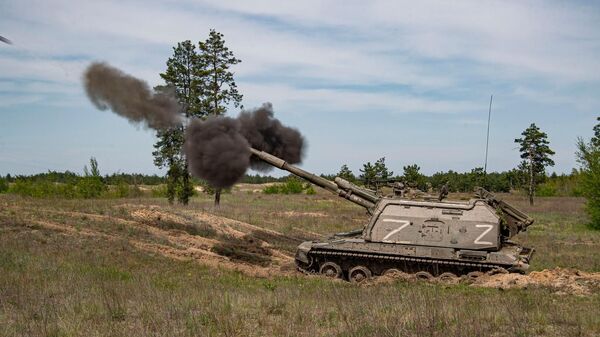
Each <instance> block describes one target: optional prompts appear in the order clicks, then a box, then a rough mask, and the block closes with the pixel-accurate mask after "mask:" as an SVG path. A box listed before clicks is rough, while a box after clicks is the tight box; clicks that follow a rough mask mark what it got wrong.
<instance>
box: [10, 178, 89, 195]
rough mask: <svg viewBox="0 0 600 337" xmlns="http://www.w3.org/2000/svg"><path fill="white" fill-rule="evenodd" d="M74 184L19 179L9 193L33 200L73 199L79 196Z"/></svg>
mask: <svg viewBox="0 0 600 337" xmlns="http://www.w3.org/2000/svg"><path fill="white" fill-rule="evenodd" d="M77 192H78V191H77V187H76V186H75V185H74V184H61V183H52V182H48V181H38V182H33V181H29V180H24V179H17V180H16V181H15V182H14V183H13V184H12V185H11V186H10V187H9V189H8V193H12V194H17V195H20V196H23V197H32V198H56V197H60V198H65V199H73V198H76V197H77V196H78V193H77Z"/></svg>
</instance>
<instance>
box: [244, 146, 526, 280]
mask: <svg viewBox="0 0 600 337" xmlns="http://www.w3.org/2000/svg"><path fill="white" fill-rule="evenodd" d="M251 151H252V153H253V155H255V156H256V157H258V158H260V159H262V160H263V161H265V162H267V163H269V164H271V165H273V166H275V167H278V168H280V169H283V170H286V171H289V172H291V173H293V174H295V175H297V176H299V177H301V178H304V179H306V180H308V181H310V182H311V183H313V184H316V185H318V186H320V187H323V188H325V189H327V190H329V191H331V192H333V193H335V194H337V195H339V196H340V197H343V198H345V199H347V200H350V201H352V202H354V203H356V204H358V205H361V206H363V207H365V208H366V210H367V212H368V213H369V214H371V218H370V220H369V222H368V223H367V224H366V225H365V226H364V228H363V229H360V230H356V231H352V232H348V233H338V234H335V235H334V236H333V237H332V238H330V239H329V240H327V241H323V242H316V241H308V242H303V243H302V244H300V246H299V247H298V250H297V252H296V256H295V259H296V265H297V267H298V269H300V270H302V271H305V272H314V273H321V274H324V275H326V276H329V277H334V278H345V279H348V280H350V281H353V282H360V281H362V280H365V279H368V278H370V277H372V276H376V275H382V274H386V273H388V272H396V271H402V272H407V273H415V274H416V276H417V277H419V278H423V279H431V278H434V277H439V278H441V279H453V278H457V277H458V276H461V275H468V276H469V277H472V278H473V277H477V276H479V275H481V274H482V273H484V272H519V273H524V272H525V271H527V269H528V267H529V261H530V259H531V256H532V254H533V249H531V248H526V247H522V246H520V245H518V244H517V243H515V242H512V241H511V240H510V238H512V237H513V236H514V235H516V234H517V233H519V232H521V231H524V230H525V229H526V228H527V227H528V226H529V225H531V224H532V223H533V219H531V218H529V217H528V216H527V215H525V214H524V213H522V212H520V211H519V210H517V209H515V208H514V207H512V206H511V205H509V204H507V203H505V202H503V201H501V200H499V199H497V198H495V197H494V195H492V194H491V193H489V192H487V191H485V190H484V189H478V190H477V193H476V197H475V198H474V199H471V200H469V201H465V202H461V201H439V200H438V199H437V198H430V199H409V198H406V197H404V196H403V193H398V194H396V195H395V196H393V197H381V196H378V195H376V194H375V193H373V191H370V190H367V189H364V188H361V187H358V186H356V185H354V184H352V183H350V182H348V181H346V180H344V179H341V178H339V177H336V178H335V180H334V181H330V180H327V179H324V178H321V177H319V176H316V175H314V174H311V173H309V172H306V171H304V170H302V169H300V168H298V167H295V166H292V165H290V164H288V163H286V162H285V161H284V160H282V159H280V158H277V157H275V156H272V155H270V154H268V153H266V152H262V151H258V150H255V149H251Z"/></svg>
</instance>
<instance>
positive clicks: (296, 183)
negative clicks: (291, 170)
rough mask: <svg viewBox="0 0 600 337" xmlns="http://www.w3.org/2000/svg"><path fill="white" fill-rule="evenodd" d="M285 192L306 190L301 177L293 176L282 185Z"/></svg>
mask: <svg viewBox="0 0 600 337" xmlns="http://www.w3.org/2000/svg"><path fill="white" fill-rule="evenodd" d="M281 188H282V192H283V193H284V194H299V193H302V191H303V190H304V186H303V184H302V182H301V181H300V179H298V178H294V177H291V178H289V179H288V180H287V181H286V182H285V184H284V185H283V186H282V187H281Z"/></svg>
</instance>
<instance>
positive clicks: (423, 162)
mask: <svg viewBox="0 0 600 337" xmlns="http://www.w3.org/2000/svg"><path fill="white" fill-rule="evenodd" d="M211 28H214V29H216V30H218V31H220V32H222V33H223V34H225V40H226V42H227V45H228V46H229V47H230V49H232V50H233V51H234V53H235V54H236V56H237V57H238V58H240V59H241V60H242V63H240V64H239V65H237V66H236V68H235V69H234V71H235V73H236V79H237V82H238V86H239V89H240V91H241V93H242V94H244V102H243V103H244V105H245V106H246V107H255V106H259V105H260V104H262V103H263V102H267V101H268V102H272V103H273V107H274V110H275V113H276V116H277V117H278V118H279V119H281V120H282V121H283V122H284V123H285V124H287V125H291V126H294V127H297V128H298V129H300V130H301V132H302V133H303V134H304V135H305V137H306V139H307V142H308V147H307V149H306V156H305V160H304V163H303V165H302V166H303V167H304V168H306V169H308V170H311V171H316V172H318V173H330V172H331V173H332V172H336V171H337V170H338V169H339V167H340V166H341V165H342V164H344V163H346V164H348V165H349V166H350V168H351V169H352V170H353V171H354V172H355V173H358V169H359V168H360V167H361V166H362V163H364V162H366V161H375V160H377V159H378V158H379V157H382V156H385V157H386V162H387V163H388V166H389V167H390V168H391V169H392V170H393V171H394V172H396V173H402V166H404V165H408V164H412V163H417V164H419V165H420V166H421V170H422V171H423V172H425V173H428V174H430V173H433V172H436V171H440V170H444V171H445V170H449V169H452V170H458V171H466V170H470V169H471V168H473V167H477V166H483V160H484V152H485V133H486V122H487V109H488V104H489V98H490V94H492V93H493V94H494V104H493V108H492V126H491V132H490V135H491V136H490V155H489V161H488V168H489V170H490V171H500V170H506V169H510V168H512V167H515V166H516V165H517V163H518V161H519V156H518V153H517V150H516V145H515V144H514V138H517V137H519V135H520V133H521V132H522V130H524V129H525V128H526V127H527V126H528V125H529V124H530V123H532V122H534V123H536V124H537V125H538V126H539V127H540V128H541V129H542V130H543V131H545V132H547V133H548V135H549V140H550V144H551V147H552V148H553V149H554V150H555V151H556V155H555V157H554V159H555V161H556V166H555V167H554V168H551V169H550V171H556V172H569V171H570V170H571V169H572V168H573V167H576V162H575V158H574V151H575V141H576V139H577V137H578V136H583V137H590V136H591V134H592V127H593V125H594V124H595V119H596V117H597V116H600V62H599V60H600V8H599V7H598V6H597V5H594V4H588V3H585V2H553V1H544V2H541V1H540V2H538V1H527V2H524V1H515V2H496V1H485V2H482V1H474V2H467V1H463V2H458V3H451V2H447V1H419V2H414V1H412V2H402V1H370V2H366V1H327V2H323V1H296V2H281V1H219V2H216V1H215V2H209V1H154V0H148V1H142V0H131V1H129V0H119V1H93V2H92V1H89V2H88V1H79V2H74V1H60V0H57V1H48V0H46V1H30V0H20V1H11V0H5V1H2V2H0V35H2V36H5V37H7V38H9V39H11V40H12V41H13V42H14V44H13V45H6V44H0V174H2V175H4V174H7V173H10V174H28V173H34V172H44V171H46V170H67V169H68V170H72V171H77V172H80V171H81V170H82V167H83V166H84V165H85V164H86V163H87V161H88V159H89V157H90V156H95V157H96V158H97V159H98V161H99V164H100V168H101V170H102V171H103V172H104V173H111V172H116V171H121V172H143V173H159V174H160V173H161V172H160V171H159V170H158V169H157V168H156V167H154V166H153V163H152V155H151V152H152V150H153V147H152V144H153V143H154V133H153V132H152V131H149V130H145V129H143V128H140V127H136V126H133V125H131V124H129V123H128V122H127V121H125V120H124V119H122V118H120V117H118V116H116V115H113V114H111V113H110V112H107V111H97V110H96V109H95V108H94V107H93V106H92V104H91V103H89V101H88V100H87V98H86V96H85V94H84V92H83V89H82V85H81V76H82V72H83V70H84V69H85V67H86V66H87V65H88V64H89V63H90V62H92V61H96V60H100V61H106V62H109V63H110V64H112V65H114V66H116V67H119V68H121V69H123V70H124V71H126V72H128V73H130V74H132V75H134V76H137V77H140V78H143V79H145V80H147V81H148V82H149V83H150V84H151V85H156V84H160V77H159V76H158V74H159V73H160V72H162V71H164V69H165V62H166V60H167V58H168V57H169V56H170V55H171V53H172V49H171V48H172V46H173V45H175V44H176V43H177V42H178V41H183V40H186V39H190V40H192V41H199V40H204V39H206V37H207V35H208V32H209V29H211ZM229 114H230V115H237V111H235V110H231V111H230V112H229Z"/></svg>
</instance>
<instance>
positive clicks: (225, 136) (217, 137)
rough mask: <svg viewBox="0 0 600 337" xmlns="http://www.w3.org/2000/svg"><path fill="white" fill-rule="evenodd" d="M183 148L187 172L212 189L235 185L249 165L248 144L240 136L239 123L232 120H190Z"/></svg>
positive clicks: (216, 118)
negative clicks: (207, 183) (206, 182)
mask: <svg viewBox="0 0 600 337" xmlns="http://www.w3.org/2000/svg"><path fill="white" fill-rule="evenodd" d="M183 147H184V151H185V154H186V156H187V159H188V163H189V170H190V172H191V173H192V174H193V175H194V176H196V177H198V178H201V179H205V180H207V181H208V182H209V183H210V184H211V185H212V186H213V187H217V188H225V187H229V186H231V185H233V184H235V183H236V182H237V181H238V180H239V179H240V178H241V177H242V176H243V175H244V173H245V172H246V170H247V169H248V166H249V165H250V148H249V144H248V141H247V140H246V138H244V136H242V134H241V133H240V123H239V121H238V120H236V119H233V118H229V117H211V118H208V119H207V120H206V121H201V120H198V119H196V120H193V121H192V122H191V123H190V124H189V125H188V127H187V129H186V132H185V143H184V145H183Z"/></svg>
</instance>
